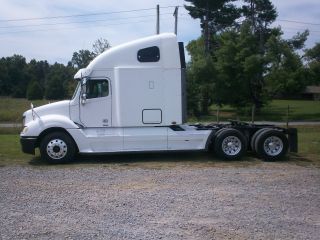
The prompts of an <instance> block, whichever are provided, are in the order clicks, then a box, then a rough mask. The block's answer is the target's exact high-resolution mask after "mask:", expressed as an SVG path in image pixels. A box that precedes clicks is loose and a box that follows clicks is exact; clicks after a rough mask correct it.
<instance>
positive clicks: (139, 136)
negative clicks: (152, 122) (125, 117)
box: [124, 127, 167, 151]
mask: <svg viewBox="0 0 320 240" xmlns="http://www.w3.org/2000/svg"><path fill="white" fill-rule="evenodd" d="M124 150H126V151H138V150H139V151H147V150H148V151H152V150H167V127H140V128H124Z"/></svg>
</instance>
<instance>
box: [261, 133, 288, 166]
mask: <svg viewBox="0 0 320 240" xmlns="http://www.w3.org/2000/svg"><path fill="white" fill-rule="evenodd" d="M288 147H289V142H288V139H287V137H286V135H285V134H283V133H282V132H281V131H278V130H275V129H269V130H266V131H263V132H261V133H260V134H259V136H258V137H257V138H256V140H255V149H256V152H257V154H258V156H259V157H260V158H262V159H264V160H266V161H276V160H280V159H281V158H283V157H284V156H285V155H286V153H287V152H288Z"/></svg>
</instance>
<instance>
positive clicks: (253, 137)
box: [250, 128, 269, 152]
mask: <svg viewBox="0 0 320 240" xmlns="http://www.w3.org/2000/svg"><path fill="white" fill-rule="evenodd" d="M267 130H269V128H261V129H259V130H258V131H256V132H255V133H254V134H253V135H252V137H251V141H250V147H251V151H252V152H256V149H255V143H256V139H257V137H258V136H259V135H260V134H261V133H262V132H264V131H267Z"/></svg>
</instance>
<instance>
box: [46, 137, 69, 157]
mask: <svg viewBox="0 0 320 240" xmlns="http://www.w3.org/2000/svg"><path fill="white" fill-rule="evenodd" d="M67 151H68V147H67V144H66V143H65V142H64V141H63V140H61V139H53V140H51V141H50V142H49V143H48V145H47V153H48V155H49V156H50V157H51V158H53V159H61V158H63V157H64V156H66V155H67Z"/></svg>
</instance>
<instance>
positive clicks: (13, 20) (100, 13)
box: [0, 6, 176, 22]
mask: <svg viewBox="0 0 320 240" xmlns="http://www.w3.org/2000/svg"><path fill="white" fill-rule="evenodd" d="M173 7H176V6H165V7H160V8H173ZM154 9H155V8H140V9H132V10H123V11H113V12H96V13H86V14H74V15H61V16H51V17H36V18H16V19H4V20H0V22H19V21H33V20H44V19H58V18H72V17H86V16H97V15H108V14H116V13H128V12H139V11H149V10H154Z"/></svg>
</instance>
